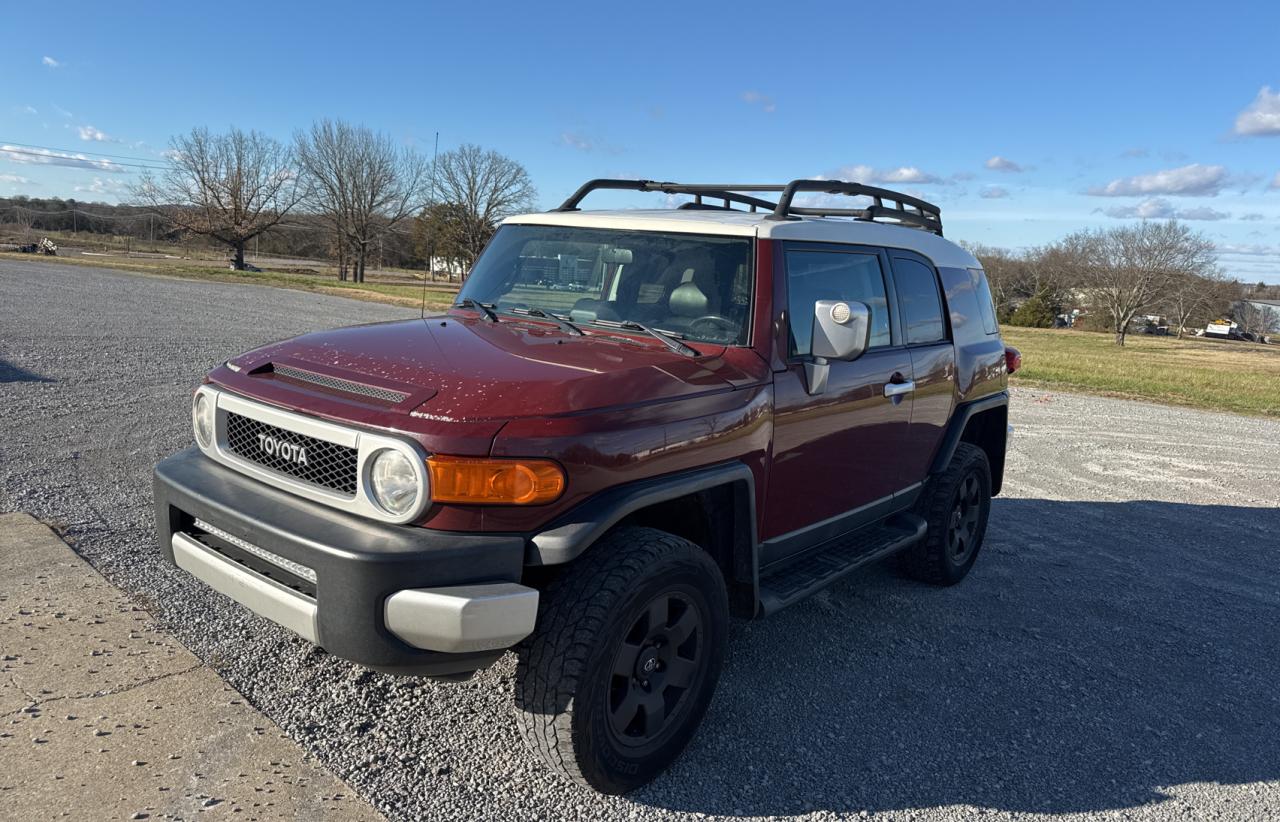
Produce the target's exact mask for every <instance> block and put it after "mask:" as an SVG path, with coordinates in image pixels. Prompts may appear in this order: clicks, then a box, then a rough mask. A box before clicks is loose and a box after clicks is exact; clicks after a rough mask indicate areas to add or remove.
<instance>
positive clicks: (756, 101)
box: [742, 91, 778, 114]
mask: <svg viewBox="0 0 1280 822" xmlns="http://www.w3.org/2000/svg"><path fill="white" fill-rule="evenodd" d="M742 102H744V103H746V104H748V105H752V106H760V108H761V110H763V111H764V112H765V113H767V114H772V113H773V112H774V111H775V110H776V109H777V108H778V107H777V106H776V105H775V104H774V102H773V98H772V97H769V96H768V95H765V94H761V93H760V92H758V91H744V92H742Z"/></svg>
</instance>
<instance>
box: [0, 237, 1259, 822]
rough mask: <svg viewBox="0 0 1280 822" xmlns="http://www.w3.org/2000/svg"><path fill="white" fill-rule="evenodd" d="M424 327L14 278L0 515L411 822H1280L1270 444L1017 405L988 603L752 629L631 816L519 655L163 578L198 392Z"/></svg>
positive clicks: (814, 615)
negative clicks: (703, 818) (405, 634)
mask: <svg viewBox="0 0 1280 822" xmlns="http://www.w3.org/2000/svg"><path fill="white" fill-rule="evenodd" d="M415 313H416V312H413V311H406V310H404V309H400V308H393V307H388V306H383V305H375V304H370V303H361V302H353V301H350V300H346V299H342V298H337V297H328V296H320V295H313V294H303V293H299V292H292V291H282V290H274V289H268V288H262V287H257V286H238V285H228V284H218V283H199V282H191V281H181V280H168V279H159V278H150V277H140V276H134V275H129V274H124V273H119V272H112V271H101V270H97V269H90V268H85V267H80V266H76V267H64V266H59V265H57V264H50V263H26V262H17V261H11V260H3V261H0V510H19V511H27V512H30V513H32V514H34V515H35V516H37V517H39V518H41V519H44V520H46V521H49V522H51V523H54V524H56V525H57V526H59V527H60V528H61V529H63V531H64V532H65V534H66V535H67V537H68V539H69V540H71V541H72V543H73V544H74V545H75V547H76V549H77V550H78V551H79V552H81V553H82V554H83V555H84V556H85V557H86V558H87V559H88V560H89V561H90V562H91V563H93V565H95V566H96V567H97V568H98V569H99V570H100V571H101V572H102V573H103V574H105V575H106V576H107V578H108V579H110V580H111V581H112V582H114V583H116V584H117V585H119V586H120V587H121V588H122V589H124V591H125V592H126V593H128V594H129V595H130V596H132V597H133V598H134V599H135V600H136V601H137V602H139V603H141V604H143V605H144V606H145V607H146V608H147V609H148V610H150V611H151V613H152V614H154V615H155V616H156V617H157V618H158V619H160V620H161V621H162V622H163V623H164V624H165V625H166V626H167V627H168V628H169V629H170V630H171V631H172V632H173V633H174V634H175V635H176V636H177V637H178V638H179V639H180V640H181V641H182V642H183V643H184V644H185V645H187V646H188V647H189V648H191V649H192V650H193V651H194V652H195V653H196V654H197V655H199V656H200V657H202V658H203V659H205V660H206V661H208V662H210V663H211V664H212V665H214V666H215V667H216V668H217V669H218V670H219V672H220V673H221V674H222V676H223V677H224V678H225V679H226V680H227V681H228V682H229V683H230V684H232V685H233V686H235V687H236V688H237V689H239V690H240V691H241V692H242V693H244V694H245V695H246V696H247V697H248V698H249V699H251V700H252V701H253V703H254V704H255V705H257V706H258V707H259V708H261V710H262V711H264V712H265V713H266V714H267V715H269V716H270V717H271V718H272V719H274V720H275V721H276V722H277V723H279V725H280V726H281V727H282V728H284V729H285V730H286V731H287V732H288V733H289V734H290V735H292V736H293V737H294V738H295V739H296V740H298V741H299V742H300V743H301V744H302V745H304V746H306V747H307V748H309V749H310V750H312V751H313V752H314V753H315V754H316V755H317V756H318V757H319V758H320V759H321V761H323V762H324V763H326V764H327V765H328V766H329V767H330V768H332V769H333V771H335V772H336V773H337V774H338V775H339V776H341V777H342V778H343V779H345V780H347V781H348V782H349V783H350V784H351V785H352V786H353V787H355V788H356V789H357V790H359V791H361V792H362V793H363V794H364V796H365V797H366V798H367V799H368V800H369V801H370V802H372V803H373V804H374V805H376V806H377V807H378V808H379V809H381V810H382V811H384V812H385V813H386V814H388V816H389V817H391V818H392V819H404V820H408V819H422V818H446V817H447V818H477V819H479V818H484V819H535V818H537V819H547V818H565V817H574V818H592V819H634V818H644V819H652V818H673V819H674V818H686V817H687V816H689V815H711V816H721V815H725V816H790V815H803V814H811V815H812V816H813V817H814V818H827V817H831V816H850V815H852V816H857V815H860V814H862V813H863V812H867V813H871V814H876V815H883V816H885V817H887V818H915V819H922V818H927V819H960V818H969V817H973V816H976V815H978V814H985V815H987V816H1002V817H1003V816H1014V815H1021V814H1024V813H1039V814H1064V813H1070V814H1080V815H1082V816H1089V817H1095V816H1111V817H1115V818H1167V817H1174V816H1190V817H1194V818H1214V817H1221V818H1229V819H1244V818H1255V819H1267V818H1276V817H1277V816H1280V570H1278V569H1280V511H1278V509H1277V505H1278V502H1280V501H1278V499H1277V497H1278V496H1280V490H1278V489H1280V422H1274V421H1264V420H1255V419H1248V418H1243V417H1235V416H1230V415H1225V414H1209V413H1200V412H1196V411H1189V410H1184V409H1173V408H1165V407H1161V406H1155V405H1148V404H1143V403H1134V402H1125V401H1118V400H1108V399H1098V398H1091V397H1083V396H1075V395H1067V394H1049V393H1045V392H1039V391H1037V392H1031V391H1016V392H1015V395H1014V407H1013V410H1012V419H1013V422H1014V424H1015V425H1016V426H1017V428H1018V432H1017V434H1016V437H1015V440H1014V444H1013V446H1012V451H1011V454H1010V458H1009V469H1008V479H1007V481H1006V484H1005V493H1004V495H1003V496H1002V497H1000V498H999V499H998V500H996V502H995V504H994V508H993V511H992V516H991V530H990V532H989V535H988V541H987V546H986V549H985V551H984V553H983V556H982V557H981V558H980V559H979V561H978V565H977V566H976V568H975V570H974V572H973V574H972V575H971V576H970V577H969V578H968V579H967V580H966V581H965V582H964V583H963V584H961V585H960V586H958V587H956V588H952V589H947V590H939V589H934V588H928V587H924V586H921V585H918V584H915V583H912V582H908V581H905V580H903V579H901V578H899V577H897V576H895V575H894V574H893V573H892V572H891V571H890V570H888V569H887V568H877V569H873V570H871V571H869V572H867V573H864V574H862V575H861V576H858V577H856V578H854V579H852V580H847V581H844V582H843V583H841V584H838V585H837V586H835V587H833V588H831V589H829V590H828V591H826V592H824V593H823V594H820V595H819V596H817V597H814V598H812V599H810V600H809V601H807V602H804V603H801V604H799V605H797V606H795V607H793V608H790V609H788V610H787V611H784V612H783V613H781V614H779V615H778V616H776V617H773V618H771V619H768V620H765V621H762V622H756V623H738V624H736V625H735V626H734V628H733V630H732V636H731V641H732V645H731V648H730V652H729V658H728V661H727V665H726V669H725V673H724V678H723V680H722V681H721V685H720V688H719V691H718V693H717V696H716V699H715V702H714V703H713V705H712V708H711V711H710V713H709V715H708V716H707V719H706V722H705V724H704V725H703V728H702V731H701V732H700V733H699V735H698V736H697V738H696V739H695V740H694V742H693V744H692V745H691V747H690V749H689V750H688V752H687V753H686V754H685V755H684V756H683V757H682V758H681V759H680V761H679V762H677V763H676V765H675V767H674V768H673V769H672V770H671V771H670V772H669V773H667V774H666V775H664V776H663V777H661V778H660V779H659V780H658V781H657V782H656V783H654V784H653V785H652V786H650V787H648V788H646V789H644V790H642V791H640V792H638V793H637V794H634V795H632V796H630V797H626V798H606V797H600V796H596V795H593V794H591V793H588V792H585V791H582V790H577V789H574V788H570V787H567V786H565V785H564V784H562V783H561V782H559V781H558V780H557V779H555V778H554V777H552V775H551V774H549V773H548V772H546V771H545V770H544V769H543V768H542V767H540V766H539V765H538V764H537V763H536V762H535V761H534V760H533V758H532V757H531V756H529V755H527V754H526V753H525V751H524V749H523V747H522V745H521V743H520V740H519V738H518V736H517V734H516V730H515V727H514V724H513V723H512V721H511V719H510V716H509V713H510V707H509V705H510V702H509V700H510V690H511V681H510V680H511V677H512V671H513V668H514V665H513V664H512V661H511V659H510V657H509V656H508V658H507V659H505V660H503V662H502V663H500V664H499V665H497V666H496V667H495V668H493V669H491V670H489V671H486V672H484V673H482V674H481V675H479V676H477V677H476V678H474V679H473V680H471V681H470V682H466V683H462V684H436V683H432V682H429V681H419V680H412V679H396V678H391V677H387V676H383V675H379V674H373V673H369V672H367V671H363V670H361V669H358V668H356V667H354V666H352V665H349V664H347V663H345V662H342V661H341V660H338V659H335V658H333V657H330V656H327V655H325V654H324V653H322V652H318V651H315V650H312V649H311V648H310V647H309V646H307V645H306V644H305V643H304V642H303V641H302V640H300V639H298V638H296V637H294V636H293V635H291V634H289V633H288V632H286V631H285V630H283V629H280V628H277V627H275V626H274V625H271V624H270V623H267V622H265V621H263V620H261V619H259V618H257V617H255V616H253V615H251V614H249V613H248V612H247V611H245V610H243V609H241V608H240V607H238V606H236V605H234V604H233V603H231V602H230V601H229V600H226V599H223V598H221V597H220V596H218V595H216V594H213V593H211V592H209V591H208V590H207V589H205V588H204V587H202V586H200V585H199V584H196V583H195V582H194V581H192V580H191V579H190V578H189V577H186V576H185V574H183V573H182V572H179V571H177V570H175V569H172V568H169V567H167V566H166V565H164V564H162V563H161V561H160V558H159V553H158V550H157V549H156V547H155V544H154V537H153V534H152V525H151V516H152V513H151V507H150V505H151V477H150V472H151V466H152V465H153V464H154V463H155V462H156V461H157V460H159V459H160V458H161V457H163V456H165V455H167V454H169V453H171V452H173V451H176V450H178V449H180V448H183V447H185V446H186V445H187V444H188V443H189V442H190V440H191V434H190V418H189V414H188V399H189V391H190V388H191V386H192V385H193V384H194V383H195V382H196V381H197V380H198V379H199V377H200V375H201V374H202V373H203V372H204V371H206V370H207V369H208V368H210V367H211V366H213V365H214V364H216V363H218V362H220V361H221V360H222V359H225V358H226V356H228V355H230V354H234V353H237V352H239V351H242V350H245V349H247V348H250V347H253V346H256V345H259V344H261V343H264V342H266V341H269V340H272V339H277V338H280V337H285V336H290V335H293V334H296V333H299V332H303V331H307V330H311V329H316V328H324V327H329V326H335V325H340V324H349V323H355V322H366V321H371V320H380V319H393V318H399V317H405V316H412V315H414V314H415ZM798 640H800V641H798Z"/></svg>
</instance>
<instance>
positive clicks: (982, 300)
mask: <svg viewBox="0 0 1280 822" xmlns="http://www.w3.org/2000/svg"><path fill="white" fill-rule="evenodd" d="M969 276H970V277H972V278H973V292H974V293H975V294H977V295H978V310H979V311H981V312H982V327H983V329H984V330H985V331H986V332H987V333H988V334H994V333H996V332H997V331H999V330H1000V326H999V325H998V324H997V323H996V303H995V300H993V299H991V284H990V283H988V282H987V275H986V274H984V273H983V271H982V269H981V268H971V269H969Z"/></svg>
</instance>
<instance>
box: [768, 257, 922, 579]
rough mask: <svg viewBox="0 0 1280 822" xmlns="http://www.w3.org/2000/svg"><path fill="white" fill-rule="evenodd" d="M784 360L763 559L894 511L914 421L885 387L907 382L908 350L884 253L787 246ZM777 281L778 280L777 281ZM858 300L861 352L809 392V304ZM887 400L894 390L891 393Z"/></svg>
mask: <svg viewBox="0 0 1280 822" xmlns="http://www.w3.org/2000/svg"><path fill="white" fill-rule="evenodd" d="M781 256H782V257H783V260H782V262H783V265H782V268H783V270H784V272H785V273H784V274H783V276H785V277H786V292H787V300H786V303H785V304H786V318H785V324H786V325H787V326H788V335H787V336H788V339H787V345H788V352H787V353H788V357H787V359H786V361H787V367H786V370H784V371H781V372H778V373H776V374H775V375H774V435H773V462H772V466H771V469H770V473H769V485H768V490H767V498H766V509H765V517H764V529H763V533H762V536H763V538H764V541H765V545H764V551H763V554H762V557H761V559H762V561H763V562H764V563H766V564H767V563H769V562H772V561H775V560H777V559H781V558H783V557H785V556H787V555H788V554H790V553H793V552H794V551H796V550H802V549H803V548H806V547H809V546H810V545H812V544H814V543H815V542H818V541H821V540H822V539H826V538H829V537H831V536H835V535H837V534H839V533H841V532H843V531H847V530H850V529H851V528H853V527H856V526H857V525H859V524H861V523H862V522H863V521H865V520H866V519H868V518H875V516H878V515H882V512H883V513H887V512H888V511H889V510H892V504H893V503H892V497H893V494H894V492H895V491H898V490H900V489H901V488H902V487H903V485H904V484H906V482H905V479H904V474H903V470H902V466H901V465H900V457H901V453H902V450H903V448H905V446H906V444H907V437H908V430H909V426H910V422H911V403H912V399H911V394H910V393H906V394H896V395H894V396H889V397H886V396H885V393H886V392H885V386H886V385H888V384H891V383H905V382H909V381H910V380H911V378H912V371H911V354H910V352H909V351H908V350H907V349H906V348H905V347H904V346H902V345H900V344H899V343H898V339H897V338H898V334H899V330H898V328H897V325H896V318H895V317H894V316H893V312H891V311H890V306H891V305H893V304H894V301H893V299H892V291H891V284H890V280H889V278H887V277H886V276H885V274H886V272H887V270H888V258H887V256H886V255H885V253H884V252H883V251H880V250H878V249H871V248H865V247H860V246H828V245H819V244H808V243H788V244H787V245H786V246H784V248H783V253H782V255H781ZM775 276H776V275H775ZM830 299H842V300H856V301H859V302H863V303H866V304H867V306H868V307H869V308H870V309H871V339H870V343H869V347H868V350H867V352H866V353H864V354H863V355H862V356H861V357H859V358H858V359H856V360H854V361H852V362H832V363H831V365H830V367H831V371H830V376H829V378H828V381H827V387H826V390H825V391H823V392H822V393H820V394H816V395H811V394H809V393H808V391H807V383H806V379H805V369H804V362H805V360H806V359H807V358H808V355H809V351H810V348H809V343H810V337H811V332H812V317H813V304H814V302H815V301H817V300H830ZM890 393H891V394H892V393H893V391H892V390H891V391H890Z"/></svg>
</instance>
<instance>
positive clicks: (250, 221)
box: [133, 128, 302, 270]
mask: <svg viewBox="0 0 1280 822" xmlns="http://www.w3.org/2000/svg"><path fill="white" fill-rule="evenodd" d="M169 145H170V148H171V149H172V150H171V152H170V158H169V168H168V169H167V170H166V171H163V172H161V173H160V175H159V177H156V176H153V175H152V174H151V172H149V171H148V172H145V173H144V174H143V175H142V177H141V178H140V179H139V182H138V184H137V185H136V186H134V188H133V194H134V197H135V198H136V199H137V200H139V201H140V202H141V203H143V204H145V205H147V206H150V207H151V208H153V209H155V210H156V211H159V212H160V213H162V214H164V215H165V217H166V218H167V219H168V220H169V221H170V222H172V223H173V224H174V225H176V226H178V227H179V228H180V229H182V230H184V231H188V232H191V233H192V234H200V235H203V236H206V237H211V238H213V239H214V240H217V241H218V242H220V243H224V244H226V245H228V246H230V247H231V249H232V250H233V252H234V255H235V257H234V260H235V262H234V265H235V268H236V269H237V270H244V249H245V245H246V244H247V243H248V242H249V240H252V239H253V238H254V237H257V236H258V235H259V234H261V233H263V232H264V231H267V230H268V229H270V228H272V227H273V226H276V225H278V224H279V223H280V221H281V220H283V219H284V217H285V215H286V214H288V213H289V211H290V210H291V209H293V207H294V206H296V205H297V204H298V202H299V200H300V199H301V197H302V189H301V188H300V187H299V185H298V175H297V173H296V171H295V170H294V164H293V153H292V152H291V151H290V150H289V148H288V147H286V146H284V145H282V144H281V143H280V142H279V141H277V140H274V139H272V138H270V137H267V136H266V135H263V134H260V133H258V132H256V131H247V132H246V131H241V130H240V129H238V128H232V129H231V130H230V131H229V132H227V133H226V134H210V133H209V130H208V129H206V128H194V129H192V130H191V133H190V134H184V135H181V136H178V137H174V138H173V139H172V140H170V141H169Z"/></svg>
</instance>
